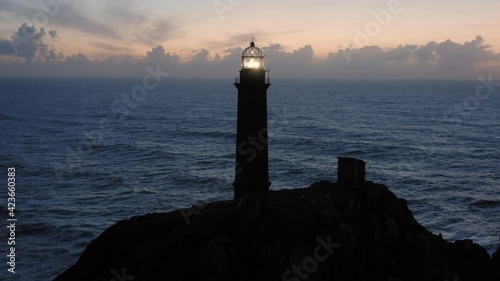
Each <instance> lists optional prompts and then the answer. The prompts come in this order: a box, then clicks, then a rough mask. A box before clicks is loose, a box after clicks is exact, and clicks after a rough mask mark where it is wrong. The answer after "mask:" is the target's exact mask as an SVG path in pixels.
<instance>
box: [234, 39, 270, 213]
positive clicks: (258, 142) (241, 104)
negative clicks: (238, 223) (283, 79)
mask: <svg viewBox="0 0 500 281" xmlns="http://www.w3.org/2000/svg"><path fill="white" fill-rule="evenodd" d="M266 72H267V71H266V70H265V69H264V55H263V53H262V50H260V49H259V48H257V47H256V46H255V43H254V42H253V40H252V42H251V43H250V46H249V47H248V48H246V49H245V50H243V53H242V55H241V70H240V77H239V78H236V81H235V83H234V85H235V86H236V88H237V89H238V117H237V118H238V120H237V132H236V170H235V181H234V183H233V186H234V201H235V202H236V204H238V203H239V202H240V200H241V199H242V198H243V197H244V196H245V195H250V196H251V197H253V198H257V200H258V203H259V206H260V210H261V212H262V211H264V212H265V210H266V207H267V203H268V194H269V187H270V186H271V183H270V182H269V164H268V145H267V144H268V134H267V89H268V88H269V86H270V85H271V84H270V83H269V78H267V79H266Z"/></svg>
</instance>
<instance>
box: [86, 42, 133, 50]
mask: <svg viewBox="0 0 500 281" xmlns="http://www.w3.org/2000/svg"><path fill="white" fill-rule="evenodd" d="M91 45H92V46H95V47H97V48H101V49H103V50H107V51H112V52H132V51H133V49H131V48H127V47H119V46H115V45H111V44H108V43H104V42H94V43H91Z"/></svg>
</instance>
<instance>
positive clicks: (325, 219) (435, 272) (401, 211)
mask: <svg viewBox="0 0 500 281" xmlns="http://www.w3.org/2000/svg"><path fill="white" fill-rule="evenodd" d="M269 202H270V203H269V206H268V208H267V212H266V213H265V214H263V213H262V212H260V211H259V206H258V202H256V201H255V200H252V198H247V199H246V200H243V201H242V202H241V203H240V206H234V205H233V203H232V201H226V202H215V203H211V204H208V205H206V206H193V208H191V209H186V210H177V211H173V212H170V213H161V214H160V213H157V214H148V215H144V216H139V217H134V218H131V219H129V220H126V221H121V222H118V223H117V224H115V225H113V226H111V227H110V228H109V229H107V230H106V231H105V232H104V233H102V234H101V235H100V236H99V237H98V238H96V239H95V240H94V241H92V242H91V243H90V244H89V245H88V246H87V248H86V249H85V251H84V252H83V254H82V256H81V257H80V259H79V260H78V262H77V263H76V264H75V265H74V266H72V267H71V268H69V269H68V270H67V271H65V272H64V273H62V274H61V275H60V276H59V277H57V278H56V279H55V280H56V281H63V280H71V281H79V280H85V281H88V280H95V281H97V280H98V281H123V280H128V281H132V280H134V281H142V280H218V281H220V280H232V281H234V280H289V281H299V280H370V281H376V280H391V281H396V280H405V281H406V280H408V281H410V280H415V281H424V280H436V281H445V280H448V281H454V280H474V281H478V280H491V281H498V280H500V252H499V251H497V252H496V253H495V254H494V255H493V257H490V256H489V255H488V253H487V252H486V250H485V249H483V248H482V247H480V246H479V245H477V244H474V243H473V242H472V241H471V240H462V241H455V242H454V243H450V242H447V241H445V240H443V238H442V237H440V236H438V235H434V234H432V233H430V232H429V231H427V230H426V229H425V228H424V227H423V226H421V225H420V224H419V223H418V222H417V221H416V220H415V218H414V217H413V215H412V212H411V211H410V210H409V209H408V206H407V203H406V201H405V200H404V199H400V198H397V197H396V196H395V195H394V194H393V193H392V192H391V191H389V189H388V188H387V187H386V186H384V185H380V184H375V183H371V182H367V183H365V184H363V185H360V186H357V187H353V186H342V185H340V184H335V183H330V182H318V183H315V184H313V185H311V186H310V187H308V188H303V189H294V190H280V191H271V192H270V194H269ZM259 212H260V213H259Z"/></svg>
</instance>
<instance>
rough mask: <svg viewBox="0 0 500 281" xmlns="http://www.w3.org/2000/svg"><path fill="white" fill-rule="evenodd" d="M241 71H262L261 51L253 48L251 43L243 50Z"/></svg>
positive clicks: (262, 57)
mask: <svg viewBox="0 0 500 281" xmlns="http://www.w3.org/2000/svg"><path fill="white" fill-rule="evenodd" d="M241 69H264V55H263V54H262V50H261V49H259V48H257V47H255V43H254V42H253V41H252V43H250V47H248V48H246V49H245V50H243V54H242V55H241Z"/></svg>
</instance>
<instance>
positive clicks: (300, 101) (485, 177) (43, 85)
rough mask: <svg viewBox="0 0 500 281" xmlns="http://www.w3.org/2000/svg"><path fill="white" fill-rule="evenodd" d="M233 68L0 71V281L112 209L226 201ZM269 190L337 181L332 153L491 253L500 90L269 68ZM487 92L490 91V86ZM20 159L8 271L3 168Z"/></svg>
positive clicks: (96, 228)
mask: <svg viewBox="0 0 500 281" xmlns="http://www.w3.org/2000/svg"><path fill="white" fill-rule="evenodd" d="M232 83H233V80H232V79H212V80H207V79H174V78H167V79H164V81H162V82H161V83H160V84H159V85H158V87H156V88H155V89H152V90H147V91H143V92H138V91H135V92H134V95H131V91H132V90H133V89H137V88H135V87H136V86H140V85H142V79H105V78H103V79H0V98H1V102H0V124H1V125H0V126H1V132H2V133H1V136H2V137H1V138H0V180H1V182H2V185H1V186H2V187H1V188H3V191H0V202H1V203H0V213H1V221H0V226H1V229H2V231H1V232H0V257H1V258H0V261H1V262H0V264H1V268H0V270H1V272H0V279H1V280H7V279H6V278H9V280H30V281H33V280H51V279H52V278H54V277H56V276H57V275H58V274H60V273H62V272H63V271H64V270H65V269H66V268H67V267H69V266H70V265H72V264H74V263H75V262H76V261H77V259H78V257H79V256H80V254H81V253H82V251H83V250H84V248H85V246H86V245H87V244H88V243H89V242H90V241H92V240H93V239H94V238H96V237H97V236H98V235H99V234H100V233H101V232H102V231H104V230H105V229H106V228H108V227H109V226H111V225H112V224H114V223H116V222H117V221H119V220H123V219H127V218H130V217H132V216H136V215H142V214H146V213H150V212H168V211H172V210H175V209H177V208H186V207H190V206H191V205H192V204H202V203H206V202H212V201H217V200H227V199H231V198H232V195H233V194H232V182H233V180H234V164H235V150H236V149H235V142H236V134H235V132H236V105H237V91H236V88H235V87H234V86H233V84H232ZM271 83H272V85H271V87H270V89H269V91H268V119H269V121H268V123H269V161H270V172H269V173H270V179H271V182H272V185H271V189H274V190H276V189H282V188H301V187H306V186H309V185H310V184H312V183H313V182H316V181H319V180H330V181H336V178H337V172H336V170H337V157H338V156H346V157H354V158H359V159H363V160H365V161H366V162H367V168H366V170H367V176H366V177H367V180H370V181H374V182H377V183H382V184H386V185H387V186H389V188H390V190H391V191H393V192H394V193H395V194H396V195H398V196H399V197H402V198H405V199H407V200H408V203H409V207H410V209H411V210H412V211H413V213H414V215H415V217H416V218H417V220H418V221H419V222H420V223H421V224H422V225H424V226H425V227H427V228H428V229H429V230H431V231H432V232H433V233H435V234H438V233H442V235H443V237H444V238H445V239H447V240H450V241H453V240H456V239H465V238H470V239H473V240H474V242H476V243H479V244H480V245H482V246H484V247H486V248H487V250H488V252H489V253H490V254H491V253H493V252H494V251H495V250H496V248H497V247H498V246H499V234H500V224H499V223H498V222H499V221H500V192H499V182H500V169H499V168H500V115H499V113H500V111H499V109H500V98H499V96H498V92H499V91H500V89H496V90H497V91H495V92H493V91H491V89H490V91H488V90H487V89H485V88H483V90H482V92H478V93H476V88H477V87H478V86H479V85H481V82H480V81H436V80H373V81H369V80H362V81H358V80H286V79H281V80H280V79H275V80H271ZM493 90H494V89H493ZM10 167H14V168H15V170H16V175H15V178H16V194H15V199H16V210H15V215H16V218H17V219H18V221H17V222H16V232H15V233H16V237H15V238H16V245H15V246H16V252H15V254H16V274H15V275H13V274H11V273H8V272H7V269H8V265H7V261H8V260H7V259H8V258H7V257H6V255H8V254H9V253H8V248H7V247H10V246H8V245H7V241H8V236H9V233H8V232H7V231H6V226H7V224H8V223H7V218H8V217H7V216H8V210H7V200H8V199H7V196H8V194H7V193H8V186H7V173H8V172H7V171H8V168H10Z"/></svg>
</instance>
